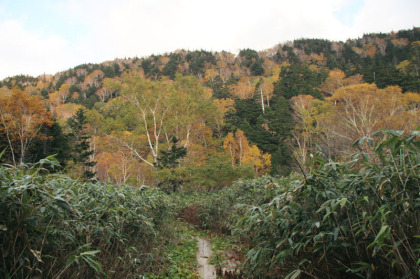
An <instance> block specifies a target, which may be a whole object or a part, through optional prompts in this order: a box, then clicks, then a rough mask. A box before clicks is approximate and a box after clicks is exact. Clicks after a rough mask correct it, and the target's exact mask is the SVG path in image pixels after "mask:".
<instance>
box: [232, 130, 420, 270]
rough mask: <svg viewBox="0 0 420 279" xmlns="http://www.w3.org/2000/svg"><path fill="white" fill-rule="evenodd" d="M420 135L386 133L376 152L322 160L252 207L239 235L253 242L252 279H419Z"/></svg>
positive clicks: (249, 266) (365, 141)
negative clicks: (348, 159)
mask: <svg viewBox="0 0 420 279" xmlns="http://www.w3.org/2000/svg"><path fill="white" fill-rule="evenodd" d="M419 135H420V133H419V132H417V131H416V132H413V133H412V134H411V135H410V136H402V133H399V132H395V131H384V132H382V133H381V134H380V136H382V137H384V136H385V137H386V139H385V140H383V141H381V142H379V144H377V146H376V147H375V148H374V149H373V151H374V152H370V153H367V152H363V151H361V152H360V153H358V154H356V155H355V156H354V157H353V160H352V161H351V162H347V163H335V162H331V161H330V162H323V161H321V160H318V161H317V163H318V164H319V167H317V168H316V169H315V170H314V171H313V172H312V173H311V174H310V175H308V176H307V178H306V179H304V178H302V179H297V180H295V181H289V182H288V183H284V184H281V185H280V187H278V190H277V195H276V196H275V197H274V198H272V199H271V201H269V202H267V203H265V204H262V205H258V206H248V211H247V212H246V214H245V216H244V217H243V219H242V220H241V221H240V223H239V230H238V233H239V234H240V235H243V236H247V237H248V239H249V241H250V247H251V249H250V250H249V251H248V253H247V259H246V261H245V263H244V270H245V271H246V272H247V273H248V274H247V276H248V277H250V278H284V277H285V276H286V275H287V278H297V277H298V276H301V277H302V278H419V277H420V271H419V270H420V259H419V258H420V241H419V240H420V210H419V209H420V195H419V193H420V191H419V190H420V184H419V183H420V181H419V166H420V154H419V149H420V142H419V141H418V139H417V137H418V136H419ZM359 143H361V144H362V146H363V149H364V150H366V146H367V145H368V144H369V143H372V139H362V140H361V141H359Z"/></svg>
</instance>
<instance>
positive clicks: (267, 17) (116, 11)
mask: <svg viewBox="0 0 420 279" xmlns="http://www.w3.org/2000/svg"><path fill="white" fill-rule="evenodd" d="M419 12H420V1H419V0H353V1H352V0H317V1H315V0H287V1H284V0H258V1H256V0H253V1H251V0H0V80H2V79H4V78H6V77H8V76H14V75H18V74H24V75H32V76H38V75H41V74H44V73H45V74H55V73H57V72H59V71H64V70H67V69H69V68H73V67H75V66H77V65H80V64H85V63H101V62H104V61H109V60H114V59H115V58H129V57H136V56H137V57H139V58H140V57H146V56H150V55H152V54H155V55H157V54H164V53H168V52H172V51H175V50H177V49H185V50H200V49H204V50H207V51H222V50H225V51H230V52H232V53H238V51H239V50H240V49H244V48H252V49H255V50H257V51H259V50H264V49H268V48H271V47H273V46H275V45H276V44H278V43H284V42H287V41H291V40H294V39H300V38H321V39H329V40H335V41H345V40H346V39H356V38H359V37H362V36H363V34H367V33H379V32H382V33H388V32H391V31H398V30H401V29H412V28H413V27H420V16H419Z"/></svg>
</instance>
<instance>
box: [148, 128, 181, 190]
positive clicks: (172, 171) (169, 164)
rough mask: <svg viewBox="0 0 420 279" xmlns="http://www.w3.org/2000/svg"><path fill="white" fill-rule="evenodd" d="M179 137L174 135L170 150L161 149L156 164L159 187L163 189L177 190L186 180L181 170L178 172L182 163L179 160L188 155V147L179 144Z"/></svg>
mask: <svg viewBox="0 0 420 279" xmlns="http://www.w3.org/2000/svg"><path fill="white" fill-rule="evenodd" d="M177 143H178V139H177V138H176V137H175V136H173V137H172V141H171V148H170V149H169V150H168V151H161V152H160V154H161V155H160V157H158V158H157V162H156V163H155V164H154V165H155V167H156V169H158V180H159V181H158V187H159V188H160V189H162V190H163V191H165V192H167V193H169V192H175V191H176V190H178V189H179V188H180V187H181V185H182V184H183V182H184V177H183V175H182V173H181V172H182V170H181V172H178V170H179V169H178V167H179V165H180V162H179V160H180V159H182V158H184V157H185V156H186V155H187V148H185V147H183V146H180V147H178V146H177Z"/></svg>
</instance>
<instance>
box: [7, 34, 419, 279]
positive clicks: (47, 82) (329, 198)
mask: <svg viewBox="0 0 420 279" xmlns="http://www.w3.org/2000/svg"><path fill="white" fill-rule="evenodd" d="M419 70H420V28H413V29H412V30H402V31H399V32H395V33H390V34H366V35H364V36H363V37H362V38H359V39H352V40H348V41H346V42H333V41H328V40H323V39H298V40H295V41H293V42H285V43H281V44H278V45H276V46H274V47H273V48H271V49H267V50H261V51H257V50H252V49H242V50H240V51H239V53H238V54H237V55H235V54H233V53H228V52H224V51H222V52H209V51H205V50H196V51H187V50H179V51H175V52H173V53H166V54H163V55H152V56H149V57H142V58H138V57H135V58H124V59H115V60H114V61H108V62H104V63H101V64H84V65H79V66H77V67H75V68H73V69H69V70H67V71H64V72H60V73H57V74H54V75H42V76H39V77H29V76H14V77H9V78H6V79H5V80H3V81H1V82H0V134H1V137H0V152H1V151H3V152H2V153H1V156H0V160H1V162H2V163H3V165H2V166H1V168H0V179H1V181H0V186H1V192H0V194H1V195H0V197H1V199H0V215H1V217H2V218H1V220H2V221H0V242H1V245H2V246H1V251H0V258H1V259H0V260H1V263H0V271H1V272H2V274H7V276H9V277H11V278H13V277H16V278H26V277H28V276H31V275H32V276H35V274H36V275H37V276H41V277H42V275H44V276H46V277H45V278H57V277H60V276H62V278H71V274H73V273H74V272H77V274H78V275H80V276H94V275H97V276H101V277H110V278H122V277H123V276H130V275H132V274H137V275H136V276H140V275H139V274H148V276H149V277H151V278H195V276H196V274H195V273H194V271H192V270H193V268H191V265H193V260H192V261H191V255H192V258H194V255H195V254H194V253H195V252H194V249H196V247H195V246H194V245H195V244H193V242H194V241H192V242H191V239H188V238H185V239H183V238H182V237H179V235H178V234H181V235H185V234H188V235H190V236H191V237H192V236H193V235H194V233H196V232H194V231H193V230H191V228H189V227H187V226H186V225H185V224H184V225H179V223H177V222H179V220H183V221H182V222H188V223H190V224H193V225H194V226H195V229H197V228H199V229H204V230H208V231H209V232H211V233H215V234H219V235H223V236H229V237H233V239H232V240H230V241H232V242H233V243H235V245H238V246H234V248H232V247H231V246H229V247H230V248H231V249H233V250H235V253H238V260H240V261H241V262H242V265H241V266H240V270H239V271H238V273H237V274H236V275H235V276H238V278H242V277H241V276H244V277H243V278H284V277H285V276H288V277H287V278H298V276H301V277H302V278H345V277H346V276H349V277H351V278H353V277H354V278H356V277H357V276H359V277H360V276H361V277H366V278H368V277H369V278H384V276H388V275H389V276H390V278H402V277H404V276H405V278H418V277H419V276H420V273H419V271H418V270H419V264H420V261H419V251H420V246H419V245H420V244H419V239H420V238H419V235H418V232H419V231H420V227H419V225H420V222H419V220H420V219H419V213H418V212H419V210H418V209H419V195H418V194H419V174H418V166H419V164H420V161H419V160H420V159H419V148H420V147H419V141H418V137H419V131H418V129H419V127H420V112H419V105H420V76H419ZM380 131H382V132H380ZM44 158H47V159H44ZM34 164H35V165H34ZM144 185H148V186H147V187H146V186H144ZM171 226H172V227H171ZM180 231H181V232H180ZM232 235H233V236H232ZM28 239H29V240H28ZM175 240H176V241H175ZM11 243H13V245H12V244H11ZM178 243H182V244H178ZM55 247H60V249H55ZM194 247H195V248H194ZM184 248H185V249H186V250H182V249H184ZM181 250H182V251H181ZM112 253H114V254H115V255H118V257H113V255H112ZM183 253H184V254H185V255H187V257H184V256H185V255H184V254H183ZM216 256H220V255H218V254H216ZM188 257H189V258H188ZM220 257H221V256H220ZM213 260H214V261H215V262H216V263H219V264H220V265H222V263H221V261H220V259H219V261H218V259H217V258H215V259H213ZM190 261H191V262H190ZM187 262H188V264H186V263H187ZM153 272H157V273H153ZM153 274H154V275H153ZM156 274H160V275H156ZM162 274H164V275H162ZM323 274H324V275H325V274H328V277H322V276H323ZM120 275H121V277H119V276H120ZM154 276H156V277H154ZM165 276H166V277H165ZM176 276H178V277H176ZM232 276H233V275H232ZM343 276H344V277H343ZM416 276H417V277H416ZM0 277H1V276H0ZM124 278H125V277H124ZM139 278H140V277H139Z"/></svg>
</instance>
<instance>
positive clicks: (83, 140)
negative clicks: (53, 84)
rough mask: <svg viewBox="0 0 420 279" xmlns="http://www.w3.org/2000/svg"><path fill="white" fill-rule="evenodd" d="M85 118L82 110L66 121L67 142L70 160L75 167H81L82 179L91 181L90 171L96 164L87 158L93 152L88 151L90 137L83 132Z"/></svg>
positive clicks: (91, 174)
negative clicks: (67, 128) (67, 126)
mask: <svg viewBox="0 0 420 279" xmlns="http://www.w3.org/2000/svg"><path fill="white" fill-rule="evenodd" d="M86 123H87V121H86V116H85V112H84V110H83V109H79V110H78V111H77V112H76V114H75V115H74V116H73V117H71V118H69V119H68V120H67V124H68V125H69V128H70V131H71V132H70V134H69V135H68V136H69V142H70V150H71V151H70V156H71V160H72V161H73V162H74V163H75V164H76V165H77V164H81V165H82V166H83V169H84V172H83V178H84V179H86V180H87V179H91V178H93V177H94V176H95V173H94V172H92V171H91V170H90V168H91V167H93V166H95V165H96V162H91V161H90V159H89V157H90V155H92V154H93V151H90V150H89V139H90V137H89V136H88V135H87V133H86V132H85V125H86Z"/></svg>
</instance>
